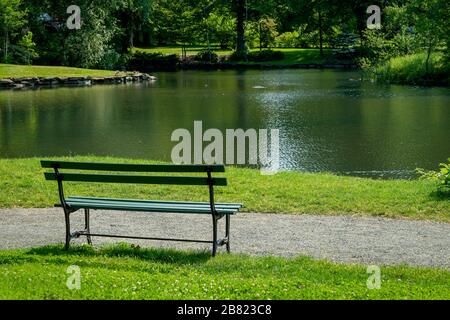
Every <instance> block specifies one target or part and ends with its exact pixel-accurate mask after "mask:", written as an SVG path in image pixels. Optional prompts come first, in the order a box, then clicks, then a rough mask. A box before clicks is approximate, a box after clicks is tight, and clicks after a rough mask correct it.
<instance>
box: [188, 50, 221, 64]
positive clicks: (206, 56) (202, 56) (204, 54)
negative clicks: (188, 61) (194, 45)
mask: <svg viewBox="0 0 450 320" xmlns="http://www.w3.org/2000/svg"><path fill="white" fill-rule="evenodd" d="M194 60H195V61H200V62H211V63H217V62H218V61H219V56H218V55H217V53H215V52H214V51H212V50H202V51H200V52H199V53H197V54H196V55H195V57H194Z"/></svg>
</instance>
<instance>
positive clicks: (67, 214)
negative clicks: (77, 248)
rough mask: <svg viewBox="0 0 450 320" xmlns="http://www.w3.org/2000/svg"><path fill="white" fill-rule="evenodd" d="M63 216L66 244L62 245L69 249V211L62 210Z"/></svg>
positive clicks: (70, 236)
mask: <svg viewBox="0 0 450 320" xmlns="http://www.w3.org/2000/svg"><path fill="white" fill-rule="evenodd" d="M64 218H65V220H66V245H65V246H64V249H65V250H69V247H70V239H71V238H72V235H71V234H70V212H68V211H66V210H64Z"/></svg>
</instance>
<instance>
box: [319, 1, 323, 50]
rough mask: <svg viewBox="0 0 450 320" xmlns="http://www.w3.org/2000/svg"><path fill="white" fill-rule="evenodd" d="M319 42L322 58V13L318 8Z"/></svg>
mask: <svg viewBox="0 0 450 320" xmlns="http://www.w3.org/2000/svg"><path fill="white" fill-rule="evenodd" d="M319 42H320V56H323V30H322V12H321V10H320V8H319Z"/></svg>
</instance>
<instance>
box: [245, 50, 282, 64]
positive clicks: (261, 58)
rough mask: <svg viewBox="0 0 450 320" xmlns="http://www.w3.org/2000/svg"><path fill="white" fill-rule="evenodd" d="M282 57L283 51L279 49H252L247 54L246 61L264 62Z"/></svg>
mask: <svg viewBox="0 0 450 320" xmlns="http://www.w3.org/2000/svg"><path fill="white" fill-rule="evenodd" d="M283 59H284V53H283V52H281V51H274V50H262V51H253V52H250V53H249V54H248V61H252V62H265V61H275V60H283Z"/></svg>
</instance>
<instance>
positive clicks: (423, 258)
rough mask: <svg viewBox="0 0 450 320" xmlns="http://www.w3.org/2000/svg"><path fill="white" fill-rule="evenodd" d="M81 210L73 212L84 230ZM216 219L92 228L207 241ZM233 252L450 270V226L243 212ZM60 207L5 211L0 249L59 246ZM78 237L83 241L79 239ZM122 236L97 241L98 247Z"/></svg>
mask: <svg viewBox="0 0 450 320" xmlns="http://www.w3.org/2000/svg"><path fill="white" fill-rule="evenodd" d="M80 212H81V211H80ZM83 217H84V216H83V214H81V213H75V214H74V215H73V221H74V223H73V225H74V227H78V229H82V228H81V226H82V221H83ZM211 229H212V228H211V219H210V218H209V217H207V216H203V215H180V214H175V215H174V214H158V213H131V212H126V213H123V212H111V211H109V212H106V211H93V212H91V231H92V232H96V233H115V234H122V235H124V234H125V235H140V236H154V237H183V235H184V236H186V237H190V238H193V239H205V240H209V239H210V237H211ZM231 236H232V242H231V246H232V252H235V253H238V252H239V253H248V254H252V255H280V256H287V257H291V256H296V255H307V256H311V257H315V258H319V259H328V260H332V261H336V262H345V263H363V264H377V265H396V264H407V265H413V266H430V267H443V268H446V269H450V224H447V223H436V222H428V221H404V220H391V219H384V218H360V217H348V216H331V217H330V216H315V215H275V214H258V213H243V214H238V215H237V216H236V217H232V219H231ZM63 239H64V218H63V214H62V211H61V209H57V208H52V209H0V249H7V248H22V247H25V248H26V247H36V246H41V245H46V244H51V243H61V242H62V241H63ZM77 241H78V240H77ZM117 241H123V240H118V239H109V238H94V244H102V243H109V242H117ZM130 242H132V243H135V244H139V245H141V246H158V247H173V248H180V249H186V248H200V249H201V248H204V249H208V250H209V248H210V246H209V245H204V244H191V243H188V244H185V243H173V242H154V241H139V240H137V241H135V240H130Z"/></svg>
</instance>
